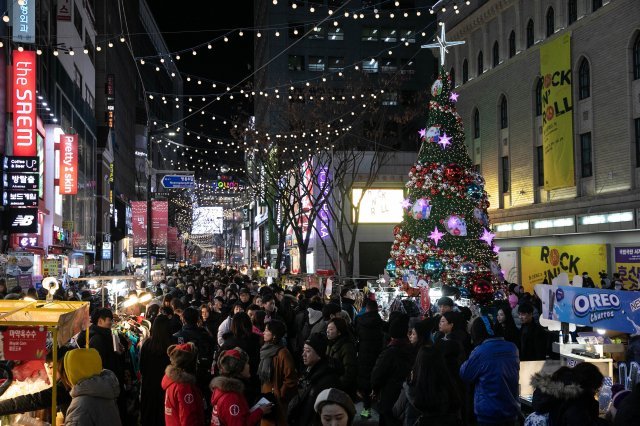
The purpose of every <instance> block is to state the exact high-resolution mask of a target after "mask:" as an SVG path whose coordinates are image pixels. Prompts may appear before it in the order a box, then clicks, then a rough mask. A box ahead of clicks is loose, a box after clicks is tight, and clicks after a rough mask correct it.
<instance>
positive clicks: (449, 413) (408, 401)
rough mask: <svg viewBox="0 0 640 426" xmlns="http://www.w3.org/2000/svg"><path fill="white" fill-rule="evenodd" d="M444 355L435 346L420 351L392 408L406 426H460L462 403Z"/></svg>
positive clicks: (424, 347)
mask: <svg viewBox="0 0 640 426" xmlns="http://www.w3.org/2000/svg"><path fill="white" fill-rule="evenodd" d="M452 374H455V372H450V371H449V370H448V368H447V365H446V364H445V362H444V358H443V356H442V353H441V352H440V351H439V350H438V349H437V348H435V347H433V346H423V347H422V348H420V350H419V351H418V355H417V357H416V361H415V363H414V364H413V369H412V370H411V376H410V378H409V380H407V381H406V382H405V383H404V385H403V387H402V392H401V393H400V397H399V398H398V400H397V401H396V403H395V405H394V406H393V415H394V416H395V417H396V418H398V419H400V420H402V425H403V426H414V425H415V426H418V425H439V426H458V425H461V424H462V420H461V417H460V407H461V399H460V395H459V394H458V390H457V388H456V386H455V384H454V383H453V380H452Z"/></svg>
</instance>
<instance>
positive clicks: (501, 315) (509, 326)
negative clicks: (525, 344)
mask: <svg viewBox="0 0 640 426" xmlns="http://www.w3.org/2000/svg"><path fill="white" fill-rule="evenodd" d="M493 331H494V332H495V334H496V336H500V337H504V340H506V341H507V342H511V343H513V344H514V345H516V346H517V347H518V349H519V348H520V330H518V327H516V322H515V320H514V319H513V315H511V309H509V308H508V306H506V305H504V306H500V308H498V312H497V314H496V322H495V324H494V325H493Z"/></svg>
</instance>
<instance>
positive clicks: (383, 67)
mask: <svg viewBox="0 0 640 426" xmlns="http://www.w3.org/2000/svg"><path fill="white" fill-rule="evenodd" d="M396 71H398V61H397V60H396V59H395V58H385V59H381V60H380V72H396Z"/></svg>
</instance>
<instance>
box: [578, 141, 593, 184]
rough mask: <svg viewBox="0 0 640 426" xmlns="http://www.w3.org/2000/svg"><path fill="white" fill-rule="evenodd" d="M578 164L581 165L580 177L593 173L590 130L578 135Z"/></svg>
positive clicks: (589, 175)
mask: <svg viewBox="0 0 640 426" xmlns="http://www.w3.org/2000/svg"><path fill="white" fill-rule="evenodd" d="M580 164H581V165H582V177H583V178H586V177H591V176H592V175H593V163H592V162H591V132H589V133H583V134H581V135H580Z"/></svg>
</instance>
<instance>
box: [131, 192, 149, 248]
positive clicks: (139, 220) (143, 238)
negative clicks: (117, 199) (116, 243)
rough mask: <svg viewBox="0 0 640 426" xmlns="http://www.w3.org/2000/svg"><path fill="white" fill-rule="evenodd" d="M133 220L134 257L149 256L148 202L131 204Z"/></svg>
mask: <svg viewBox="0 0 640 426" xmlns="http://www.w3.org/2000/svg"><path fill="white" fill-rule="evenodd" d="M131 219H132V224H131V225H132V228H133V255H134V256H136V257H142V256H146V254H147V202H146V201H132V202H131Z"/></svg>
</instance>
